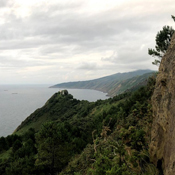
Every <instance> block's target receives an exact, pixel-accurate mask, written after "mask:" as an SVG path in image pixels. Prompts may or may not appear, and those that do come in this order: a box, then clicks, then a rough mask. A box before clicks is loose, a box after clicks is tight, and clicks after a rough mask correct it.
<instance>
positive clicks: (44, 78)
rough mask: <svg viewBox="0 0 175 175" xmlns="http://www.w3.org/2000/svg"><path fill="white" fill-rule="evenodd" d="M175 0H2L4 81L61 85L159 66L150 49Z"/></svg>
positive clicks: (0, 69)
mask: <svg viewBox="0 0 175 175" xmlns="http://www.w3.org/2000/svg"><path fill="white" fill-rule="evenodd" d="M171 15H175V3H174V0H30V1H28V0H0V84H57V83H61V82H67V81H80V80H90V79H95V78H99V77H103V76H107V75H111V74H115V73H118V72H129V71H134V70H138V69H152V70H157V69H158V67H157V66H154V65H152V61H154V58H153V57H151V56H149V55H148V48H154V46H155V36H156V34H157V32H158V31H160V30H161V29H162V27H163V26H165V25H170V26H173V28H175V23H174V22H173V20H172V18H171Z"/></svg>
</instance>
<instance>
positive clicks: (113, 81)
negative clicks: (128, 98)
mask: <svg viewBox="0 0 175 175" xmlns="http://www.w3.org/2000/svg"><path fill="white" fill-rule="evenodd" d="M153 73H155V72H154V71H152V70H148V69H147V70H137V71H133V72H126V73H117V74H113V75H110V76H106V77H102V78H98V79H94V80H88V81H77V82H67V83H61V84H56V85H54V86H51V87H50V88H68V89H94V90H99V91H102V92H105V93H108V95H109V96H111V97H113V96H115V95H117V94H120V93H123V92H125V91H129V89H131V90H135V89H138V88H139V87H140V86H142V85H145V84H146V80H147V78H148V77H150V76H151V75H152V74H153Z"/></svg>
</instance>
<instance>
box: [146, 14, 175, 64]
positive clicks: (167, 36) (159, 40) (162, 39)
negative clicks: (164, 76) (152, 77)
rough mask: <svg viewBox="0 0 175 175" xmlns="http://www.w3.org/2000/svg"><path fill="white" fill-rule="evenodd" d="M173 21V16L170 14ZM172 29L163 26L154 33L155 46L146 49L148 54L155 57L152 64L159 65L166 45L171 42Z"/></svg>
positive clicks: (166, 47) (174, 18)
mask: <svg viewBox="0 0 175 175" xmlns="http://www.w3.org/2000/svg"><path fill="white" fill-rule="evenodd" d="M172 18H173V20H174V21H175V17H174V16H172ZM173 33H174V29H173V28H172V27H170V26H164V27H163V29H162V30H160V31H159V32H158V33H157V35H156V46H155V49H148V54H149V55H151V56H153V57H157V58H158V59H155V60H154V62H152V64H154V65H159V64H160V60H161V58H162V57H163V56H164V54H165V53H166V51H167V49H168V46H169V44H170V42H171V38H172V36H173Z"/></svg>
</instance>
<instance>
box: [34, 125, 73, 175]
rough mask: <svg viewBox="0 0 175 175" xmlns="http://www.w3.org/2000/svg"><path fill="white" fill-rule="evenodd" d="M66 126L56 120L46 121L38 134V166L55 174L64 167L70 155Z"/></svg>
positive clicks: (52, 174)
mask: <svg viewBox="0 0 175 175" xmlns="http://www.w3.org/2000/svg"><path fill="white" fill-rule="evenodd" d="M63 128H64V127H63V126H61V124H60V125H59V124H57V123H56V122H46V123H45V124H43V126H42V128H41V130H40V131H39V132H38V133H37V134H36V142H37V149H38V157H37V160H36V166H38V167H41V168H44V169H45V171H47V172H48V174H51V175H54V174H55V173H56V172H59V171H60V170H61V168H63V167H64V166H65V164H66V162H67V161H68V160H67V159H69V158H70V157H68V155H67V154H68V145H67V144H66V143H64V134H63V133H64V131H62V129H63Z"/></svg>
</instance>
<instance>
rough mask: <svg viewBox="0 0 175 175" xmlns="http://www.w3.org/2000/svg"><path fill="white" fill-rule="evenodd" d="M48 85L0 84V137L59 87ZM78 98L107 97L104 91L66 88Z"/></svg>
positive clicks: (12, 129)
mask: <svg viewBox="0 0 175 175" xmlns="http://www.w3.org/2000/svg"><path fill="white" fill-rule="evenodd" d="M49 86H50V85H0V137H1V136H7V135H9V134H12V133H13V131H14V130H15V129H16V128H17V126H18V125H20V123H21V122H22V121H23V120H25V118H26V117H28V116H29V115H30V114H31V113H33V112H34V111H35V110H36V109H38V108H40V107H42V106H43V105H44V104H45V103H46V101H47V100H48V99H49V98H50V97H51V96H52V95H53V94H54V93H55V92H58V91H60V90H61V89H57V88H48V87H49ZM67 90H68V92H69V93H70V94H72V95H73V96H74V98H77V99H79V100H88V101H91V102H92V101H96V100H98V99H102V100H104V99H107V98H108V97H107V96H106V94H105V93H103V92H99V91H95V90H87V89H67Z"/></svg>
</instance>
